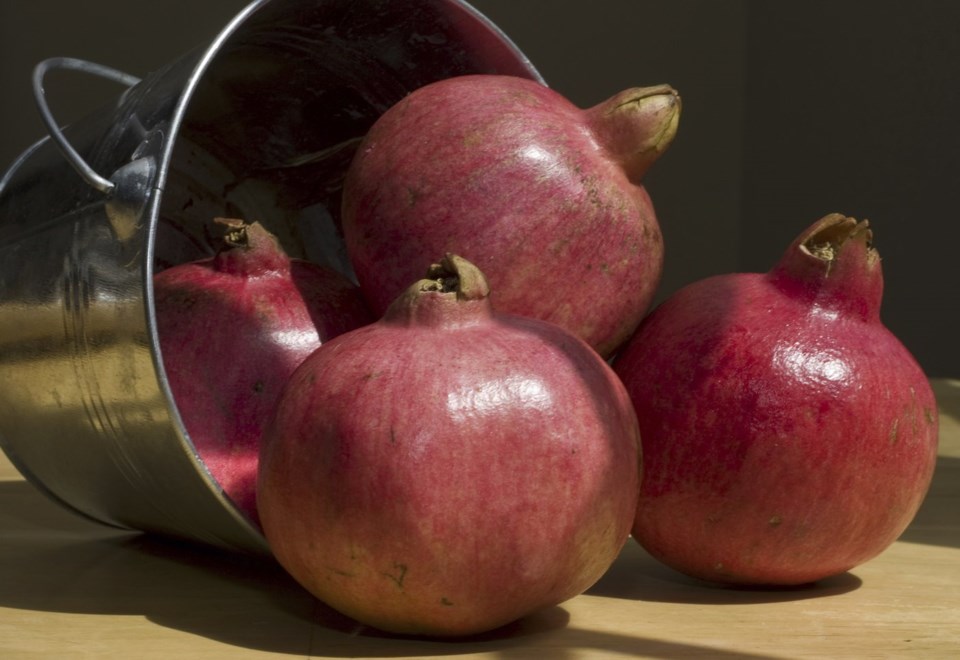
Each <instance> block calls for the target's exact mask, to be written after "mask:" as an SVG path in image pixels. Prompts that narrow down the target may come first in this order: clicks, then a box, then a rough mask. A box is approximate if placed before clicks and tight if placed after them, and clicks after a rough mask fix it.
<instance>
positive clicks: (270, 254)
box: [213, 218, 290, 277]
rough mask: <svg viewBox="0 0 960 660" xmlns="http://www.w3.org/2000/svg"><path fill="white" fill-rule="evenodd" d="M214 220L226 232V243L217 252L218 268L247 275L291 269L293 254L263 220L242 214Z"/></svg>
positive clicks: (215, 264) (223, 238)
mask: <svg viewBox="0 0 960 660" xmlns="http://www.w3.org/2000/svg"><path fill="white" fill-rule="evenodd" d="M213 222H214V224H215V225H217V226H218V227H219V229H220V230H221V231H222V232H223V234H222V240H223V247H222V248H221V249H220V251H219V252H217V254H216V255H215V256H214V266H215V267H216V268H217V270H219V271H221V272H225V273H232V274H235V275H242V276H245V277H250V276H254V275H264V274H268V273H283V272H287V271H289V269H290V257H289V256H288V255H287V253H286V252H285V251H284V250H283V248H282V247H281V246H280V242H279V241H278V240H277V237H276V236H274V235H273V234H271V233H270V232H269V231H267V229H266V228H265V227H264V226H263V225H261V224H260V223H259V222H246V221H245V220H240V219H238V218H214V220H213Z"/></svg>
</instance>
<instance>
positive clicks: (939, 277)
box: [0, 0, 960, 377]
mask: <svg viewBox="0 0 960 660" xmlns="http://www.w3.org/2000/svg"><path fill="white" fill-rule="evenodd" d="M246 4H247V3H246V1H245V0H203V2H198V1H196V0H192V1H190V2H187V1H185V0H164V1H163V2H129V1H121V0H85V1H84V2H82V3H80V2H77V3H64V2H60V1H59V0H31V1H30V2H27V1H26V0H24V1H22V2H20V1H16V2H13V1H8V2H0V85H2V89H3V103H0V126H2V127H3V129H2V131H0V169H5V168H6V165H7V164H8V163H9V162H10V161H11V160H12V159H13V158H14V157H15V155H16V154H18V153H19V152H20V151H21V150H22V149H24V148H25V147H27V146H28V145H29V144H31V143H32V142H34V141H35V140H36V139H38V138H39V137H41V136H42V135H43V129H42V127H41V124H40V122H39V120H38V119H37V118H36V112H35V109H34V106H33V101H32V98H31V96H30V88H29V76H30V69H31V68H32V66H33V64H34V63H35V62H37V61H39V60H40V59H43V58H45V57H49V56H53V55H71V56H78V57H84V58H88V59H92V60H94V61H98V62H101V63H103V64H108V65H111V66H114V67H117V68H120V69H124V70H127V71H129V72H130V73H134V74H140V75H143V74H145V73H147V72H149V71H150V70H152V69H155V68H157V67H159V66H161V65H163V64H165V63H167V62H169V61H171V60H173V59H175V58H177V57H178V56H179V55H180V54H181V53H183V52H185V51H186V50H187V49H189V48H191V47H193V46H196V45H199V44H201V43H205V42H206V41H208V40H209V39H210V38H211V37H212V36H213V35H215V34H216V33H217V31H219V29H220V28H222V27H223V26H224V25H225V24H226V23H227V21H229V20H230V18H232V17H233V16H234V15H235V14H236V13H237V12H238V11H239V10H240V9H242V8H243V7H244V6H245V5H246ZM473 4H474V6H476V7H477V8H478V9H479V10H481V11H482V12H484V13H485V14H486V15H487V16H489V17H490V18H491V19H492V20H493V21H494V22H495V23H497V24H498V25H499V26H500V27H501V28H502V29H503V30H504V31H505V32H506V33H507V34H508V35H509V36H510V37H511V38H512V39H513V40H514V41H515V42H516V43H517V45H518V46H519V47H520V48H521V49H522V50H523V51H524V52H525V53H526V54H527V55H528V56H529V57H530V59H531V60H532V61H533V62H534V64H535V65H536V66H537V67H538V69H539V70H540V71H541V73H542V74H543V75H544V77H545V78H546V79H547V81H548V82H549V83H550V85H551V86H553V87H554V88H556V89H557V90H558V91H560V92H561V93H563V94H565V95H567V96H568V97H569V98H570V99H571V100H573V101H574V102H575V103H577V104H578V105H581V106H588V105H592V104H593V103H597V102H599V101H600V100H602V99H603V98H605V97H607V96H609V95H611V94H613V93H614V92H616V91H619V90H620V89H623V88H626V87H629V86H634V85H651V84H656V83H661V82H666V83H669V84H671V85H673V86H674V87H676V88H677V89H678V90H679V91H680V92H681V94H682V96H683V101H684V109H683V117H682V119H681V123H680V131H679V134H678V137H677V139H676V141H675V142H674V144H673V146H672V147H671V148H670V150H669V151H668V153H667V154H666V155H665V156H664V157H663V159H662V160H661V161H660V162H658V163H657V164H656V166H655V167H654V169H653V170H652V171H651V172H650V174H649V175H648V178H647V185H648V188H649V189H650V191H651V194H652V195H653V198H654V202H655V204H656V206H657V210H658V214H659V216H660V220H661V224H662V227H663V231H664V236H665V239H666V242H667V262H666V268H665V273H664V280H663V285H662V287H661V294H660V298H661V299H662V298H663V297H665V296H667V295H669V294H670V293H672V292H673V291H675V290H676V289H677V288H678V287H680V286H682V285H683V284H686V283H687V282H690V281H693V280H694V279H698V278H700V277H704V276H707V275H711V274H714V273H720V272H728V271H732V270H765V269H766V268H768V267H769V266H770V265H771V264H772V263H773V262H774V261H775V260H776V259H777V258H778V257H779V256H780V254H781V253H782V252H783V250H784V248H785V247H786V246H787V244H788V243H789V242H790V241H791V240H792V239H793V237H794V236H795V235H796V234H798V233H799V232H800V231H802V230H803V229H804V228H805V227H806V226H807V225H809V224H810V223H811V222H813V221H814V220H815V219H817V218H818V217H820V216H821V215H824V214H826V213H828V212H832V211H839V212H843V213H846V214H848V215H853V216H855V217H858V218H863V217H865V218H869V219H870V221H871V223H872V224H873V226H874V228H875V233H876V244H877V246H878V248H879V249H880V251H881V254H882V255H883V257H884V269H885V274H886V280H887V292H886V296H885V303H884V314H883V316H884V320H885V321H886V322H887V324H888V325H889V327H890V328H891V329H892V330H894V332H895V333H896V334H898V336H900V337H901V339H902V340H903V341H904V343H905V344H907V346H908V347H909V348H910V349H911V350H912V351H913V352H914V353H915V355H916V356H917V357H918V359H919V360H920V362H921V364H922V365H923V367H924V368H925V369H926V370H927V372H928V373H929V374H930V375H932V376H953V377H957V376H958V374H960V350H957V348H956V347H955V346H954V344H953V338H954V336H955V335H956V334H957V327H958V322H960V308H958V305H957V304H956V303H955V302H954V296H955V294H954V287H955V286H956V285H957V284H960V278H958V277H957V274H956V273H957V269H956V268H954V267H953V263H952V262H953V259H952V258H951V257H952V251H953V249H954V247H953V246H954V245H956V244H957V243H958V242H960V241H958V239H960V235H958V234H960V222H957V221H955V220H954V217H953V216H954V214H955V213H956V211H955V209H956V208H957V205H956V203H954V198H955V196H956V195H957V194H958V192H957V191H958V189H960V186H958V183H960V181H958V179H960V162H958V161H960V144H958V142H960V129H958V128H957V124H956V121H957V120H956V119H955V117H956V116H960V40H957V39H956V34H957V26H960V3H954V2H951V1H950V0H915V1H914V2H912V3H902V2H897V3H894V2H892V1H881V2H869V3H868V2H865V1H863V2H856V1H853V0H847V1H843V2H836V1H832V2H831V1H828V0H813V1H810V0H805V1H803V2H800V1H799V0H781V1H780V2H762V1H760V0H725V1H724V2H716V1H715V0H671V1H670V2H653V1H652V0H593V1H592V2H590V3H585V2H582V0H550V1H549V2H548V1H547V0H537V1H532V0H531V1H527V2H519V1H517V0H475V1H474V2H473ZM116 93H117V89H116V87H115V86H114V85H112V84H110V83H104V82H102V81H98V80H95V79H89V80H83V79H78V78H77V77H76V75H70V74H60V73H58V74H56V75H51V79H50V82H49V84H48V94H49V96H50V99H51V103H52V105H53V108H54V110H55V112H56V114H57V116H58V118H59V119H61V120H62V121H64V122H67V121H70V120H72V119H76V118H78V117H80V116H82V115H83V114H85V113H86V112H88V111H90V110H92V109H94V108H96V107H97V106H98V105H99V104H100V103H101V102H102V101H103V100H104V99H110V98H113V96H114V95H115V94H116Z"/></svg>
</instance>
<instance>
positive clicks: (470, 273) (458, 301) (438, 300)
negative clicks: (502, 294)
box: [383, 254, 492, 325]
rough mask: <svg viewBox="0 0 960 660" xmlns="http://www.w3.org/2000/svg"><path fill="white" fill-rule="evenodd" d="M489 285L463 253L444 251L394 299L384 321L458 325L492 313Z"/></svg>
mask: <svg viewBox="0 0 960 660" xmlns="http://www.w3.org/2000/svg"><path fill="white" fill-rule="evenodd" d="M489 296H490V286H489V285H488V284H487V278H486V277H485V276H484V274H483V273H482V272H481V271H480V269H479V268H477V267H476V266H475V265H473V264H472V263H471V262H469V261H467V260H466V259H464V258H463V257H460V256H457V255H455V254H447V255H446V256H445V257H444V258H443V259H442V260H441V261H440V262H439V263H435V264H431V266H430V267H429V268H428V269H427V275H426V277H425V278H424V279H422V280H419V281H418V282H415V283H414V284H412V285H411V286H410V287H408V288H407V290H406V291H404V292H403V293H402V294H400V296H399V297H398V298H397V299H396V300H394V301H393V303H392V304H391V305H390V307H388V308H387V311H386V312H385V313H384V315H383V319H384V321H386V322H399V323H403V324H405V325H460V324H464V323H472V322H475V321H477V320H479V319H483V318H487V317H489V316H490V315H491V314H492V309H491V306H490V301H489Z"/></svg>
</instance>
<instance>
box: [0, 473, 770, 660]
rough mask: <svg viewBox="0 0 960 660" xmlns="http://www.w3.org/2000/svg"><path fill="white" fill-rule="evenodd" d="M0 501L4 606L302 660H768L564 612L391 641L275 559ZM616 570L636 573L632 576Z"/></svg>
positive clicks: (29, 495)
mask: <svg viewBox="0 0 960 660" xmlns="http://www.w3.org/2000/svg"><path fill="white" fill-rule="evenodd" d="M0 496H2V501H4V502H8V503H9V502H13V503H15V505H14V507H13V509H12V510H11V509H10V508H8V509H6V510H4V511H0V518H2V520H3V526H4V532H5V538H4V540H3V542H2V543H0V576H2V579H0V607H6V608H15V609H21V610H33V611H45V612H54V613H75V614H84V615H105V616H107V615H115V616H141V617H144V618H146V619H147V620H149V621H151V622H153V623H155V624H157V625H159V626H163V627H166V628H169V629H173V630H178V631H183V632H187V633H190V634H194V635H198V636H202V637H205V638H208V639H212V640H216V641H218V642H222V643H225V644H229V645H233V646H236V647H239V648H246V649H251V650H257V651H266V652H272V653H280V654H290V655H299V656H311V655H312V656H330V657H357V656H363V657H385V658H387V657H402V656H418V657H429V656H451V655H461V654H466V653H480V652H482V653H488V654H490V655H491V656H493V657H500V658H511V657H544V656H549V657H551V658H557V659H559V660H563V658H567V657H571V656H572V655H573V654H575V653H576V652H580V651H583V650H587V651H588V652H589V650H591V649H603V650H604V651H607V652H613V653H620V654H623V655H625V656H637V655H645V656H648V657H650V656H652V657H662V656H677V655H680V656H685V655H696V656H709V657H715V658H721V659H722V658H724V657H734V656H735V657H738V658H751V657H753V658H762V657H768V656H759V655H755V656H751V655H749V654H743V653H737V654H731V653H727V652H724V651H722V650H718V649H713V648H709V647H706V646H699V645H697V644H687V643H675V642H669V641H664V640H658V639H655V638H653V637H649V638H648V637H643V636H634V635H627V634H618V633H616V632H605V631H596V630H586V629H579V628H575V627H572V626H570V625H569V624H570V617H569V613H568V611H567V610H566V609H565V608H564V607H562V606H560V607H553V608H549V609H547V610H544V611H542V612H539V613H537V614H535V615H532V616H530V617H527V618H525V619H523V620H521V621H518V622H515V623H513V624H510V625H508V626H505V627H503V628H501V629H499V630H495V631H492V632H489V633H486V634H483V635H476V636H471V637H466V638H462V639H456V640H438V639H427V638H416V637H403V636H397V635H390V634H386V633H381V632H379V631H376V630H373V629H370V628H368V627H365V626H362V625H360V624H357V623H356V622H354V621H352V620H350V619H348V618H347V617H344V616H342V615H340V614H338V613H337V612H335V611H333V610H332V609H330V608H328V607H326V606H325V605H323V604H322V603H320V602H319V601H317V600H316V599H315V598H313V597H312V596H310V595H309V594H308V593H307V592H306V591H304V590H303V589H302V588H301V587H300V586H299V585H297V584H296V583H295V582H294V581H293V580H292V579H291V578H290V577H289V576H288V575H287V574H286V573H285V572H284V571H283V570H282V569H281V568H280V567H279V566H278V565H276V564H275V563H274V562H272V561H270V560H268V559H263V558H253V557H245V556H239V555H236V554H230V553H225V552H221V551H218V550H215V549H211V548H206V547H201V546H196V545H192V544H184V543H179V542H175V541H171V540H165V539H157V538H153V537H149V536H146V535H140V534H129V533H122V532H118V531H116V530H112V529H109V528H104V527H101V526H99V525H96V524H95V523H91V522H89V521H86V520H84V519H81V518H78V517H76V516H73V515H72V514H70V513H68V512H66V511H63V510H61V509H60V508H59V507H58V506H56V505H54V504H53V503H51V502H49V501H48V500H47V499H46V498H45V497H44V496H42V495H41V494H39V493H38V492H37V491H36V490H35V489H34V488H33V487H32V486H30V485H28V484H27V483H25V482H0ZM624 561H626V562H628V563H629V562H633V561H635V557H631V556H630V555H626V556H625V557H623V558H621V560H620V562H619V563H623V562H624ZM621 570H622V571H627V572H636V567H635V566H626V567H624V568H623V569H621ZM610 584H611V583H609V582H608V583H607V586H606V587H605V589H606V590H607V591H611V586H610ZM598 589H599V591H601V592H602V591H603V590H604V587H603V586H602V585H601V586H600V587H598ZM636 595H638V596H642V594H636ZM159 637H161V638H162V635H161V636H159ZM694 638H695V636H694V635H691V639H694ZM80 643H82V642H80ZM118 643H119V642H118Z"/></svg>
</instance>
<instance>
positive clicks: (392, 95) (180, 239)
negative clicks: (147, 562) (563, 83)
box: [0, 0, 540, 553]
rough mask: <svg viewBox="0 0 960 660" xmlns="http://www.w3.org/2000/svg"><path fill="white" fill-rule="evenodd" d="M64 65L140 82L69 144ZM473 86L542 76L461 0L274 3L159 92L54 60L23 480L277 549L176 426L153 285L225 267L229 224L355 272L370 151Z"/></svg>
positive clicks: (21, 201) (29, 276) (23, 242)
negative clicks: (219, 223) (61, 98)
mask: <svg viewBox="0 0 960 660" xmlns="http://www.w3.org/2000/svg"><path fill="white" fill-rule="evenodd" d="M52 68H70V69H75V70H78V71H81V72H85V73H88V74H94V75H101V76H107V77H109V78H113V79H115V80H117V81H118V82H120V83H123V84H125V85H130V86H129V88H128V89H126V91H125V92H124V93H123V94H122V95H121V96H120V97H119V98H118V99H117V100H116V101H115V102H113V103H111V104H110V105H109V106H108V107H106V108H104V109H103V110H102V111H100V112H98V113H95V114H94V115H92V116H90V117H88V118H86V119H84V120H82V121H80V122H76V123H74V124H73V125H71V126H69V127H66V128H65V129H62V130H61V129H59V128H58V127H57V125H56V122H55V120H54V118H53V117H52V116H51V115H50V112H49V110H48V109H47V107H46V105H45V103H44V100H43V76H44V73H45V72H46V71H48V70H50V69H52ZM465 73H503V74H511V75H518V76H524V77H528V78H533V79H536V80H540V78H539V76H538V74H537V73H536V71H535V69H534V68H533V66H532V65H531V64H530V62H529V61H528V60H527V59H526V58H525V57H524V56H523V55H522V54H521V53H520V52H519V51H518V50H517V48H516V47H515V46H514V45H513V44H512V43H511V42H510V41H509V39H508V38H507V37H506V36H505V35H504V34H502V33H501V32H500V31H499V30H498V29H497V28H496V27H495V26H494V25H493V24H491V23H490V22H489V21H488V20H487V19H485V18H484V17H483V16H482V15H481V14H479V13H478V12H477V11H476V10H474V9H473V8H471V7H470V6H469V5H467V4H466V3H464V2H459V1H455V0H415V1H413V0H410V1H405V2H399V1H395V0H288V1H284V0H260V1H258V2H254V3H252V4H251V5H249V6H248V7H247V8H246V9H245V10H244V11H242V12H241V13H240V14H238V15H237V16H236V17H235V18H234V19H233V20H232V21H231V22H230V23H229V24H228V25H227V26H226V27H225V28H224V29H223V31H222V32H221V33H220V34H219V35H218V36H217V37H216V38H215V39H214V40H213V41H212V42H211V44H210V45H209V46H206V47H204V48H200V49H198V50H196V51H195V52H193V53H190V54H188V55H187V56H185V57H183V58H181V59H179V60H178V61H176V62H174V63H172V64H170V65H168V66H166V67H164V68H163V69H162V70H159V71H156V72H154V73H153V74H152V75H151V76H149V77H148V78H145V79H144V80H142V81H136V80H135V79H134V78H132V77H130V76H127V75H125V74H123V73H120V72H117V71H113V70H111V69H108V68H106V67H102V66H98V65H95V64H92V63H86V62H81V61H77V60H69V59H55V60H48V61H45V62H42V63H41V64H40V65H38V67H37V69H36V71H35V76H34V87H35V90H34V91H35V94H36V96H37V99H38V102H39V107H40V111H41V116H42V117H43V118H44V121H45V122H46V123H47V125H48V128H49V129H50V135H49V136H48V137H47V138H45V139H43V140H41V141H40V142H38V143H37V144H35V145H34V146H33V147H31V148H30V149H29V150H28V151H27V152H26V153H24V154H23V155H22V156H21V157H20V158H18V159H17V160H16V161H15V162H14V163H13V165H12V166H11V168H10V169H9V170H8V171H7V173H6V174H5V175H4V177H3V178H2V179H0V445H2V447H3V450H4V452H5V453H6V454H7V456H8V457H9V459H10V460H11V461H12V462H13V464H14V465H15V466H16V467H17V468H18V469H19V470H20V471H21V472H22V473H23V475H24V476H25V477H26V478H27V479H28V480H29V481H31V482H32V483H33V484H35V485H36V486H37V487H39V488H40V489H41V490H42V491H44V492H45V493H46V494H47V495H49V496H50V497H51V498H53V499H54V500H56V501H57V502H59V503H60V504H62V505H63V506H65V507H67V508H69V509H71V510H73V511H75V512H77V513H79V514H81V515H84V516H87V517H89V518H92V519H94V520H97V521H100V522H102V523H105V524H108V525H113V526H117V527H122V528H130V529H134V530H142V531H146V532H153V533H159V534H165V535H169V536H175V537H180V538H185V539H190V540H194V541H199V542H203V543H206V544H211V545H214V546H219V547H223V548H227V549H233V550H241V551H250V552H256V553H264V552H267V547H266V543H265V541H264V539H263V537H262V535H261V533H260V532H259V530H258V529H257V527H256V525H254V524H253V523H251V522H250V521H249V520H247V519H246V518H245V517H244V516H243V515H242V514H241V513H240V512H239V511H238V510H237V509H236V508H235V507H234V506H233V504H232V503H231V502H230V500H229V499H228V498H227V497H226V496H225V495H224V493H223V490H222V488H221V487H220V486H219V485H218V484H217V483H216V481H215V480H214V479H213V478H212V477H211V476H210V473H209V472H208V470H207V469H206V467H205V466H204V464H203V461H202V460H201V458H200V457H199V456H198V454H197V452H196V450H195V449H194V447H193V444H192V443H191V441H190V439H189V436H188V435H187V433H186V431H185V429H184V427H183V424H182V422H181V420H180V418H179V415H178V412H177V407H176V404H175V402H174V399H173V397H172V396H171V393H170V389H169V386H168V383H167V380H166V376H165V374H164V369H163V360H162V357H161V355H160V351H159V346H158V341H157V331H156V324H155V318H154V308H153V289H152V276H153V273H154V272H155V271H156V269H158V268H163V267H166V266H168V265H171V264H175V263H180V262H183V261H187V260H191V259H195V258H200V257H203V256H206V255H208V254H211V253H212V251H213V248H212V243H211V241H210V240H208V236H207V233H206V230H205V228H206V227H207V226H208V225H209V221H210V219H211V218H213V217H214V216H218V215H232V216H239V217H244V218H248V219H257V220H260V221H261V222H263V223H264V224H265V225H266V226H267V227H268V228H269V229H270V230H271V231H273V232H274V233H276V234H277V235H278V236H279V237H280V238H281V241H282V243H283V244H284V247H285V248H286V249H287V251H288V252H290V253H291V254H292V255H294V256H300V257H304V258H308V259H311V260H314V261H318V262H321V263H326V264H328V265H332V266H334V267H335V268H337V269H339V270H340V271H341V272H344V273H347V274H351V275H352V273H351V272H350V268H349V264H348V262H347V260H346V258H345V256H344V251H343V246H342V242H341V240H340V237H339V233H338V231H337V215H338V214H337V208H338V204H339V199H338V195H339V191H340V183H341V180H342V177H343V174H344V171H345V169H346V167H347V165H348V163H349V160H350V158H351V156H352V153H353V151H354V146H355V145H356V142H357V141H358V139H359V138H360V137H362V136H363V134H364V133H365V132H366V130H367V128H368V127H369V126H370V125H371V124H372V123H373V121H374V120H375V119H376V118H377V117H378V116H379V115H380V114H381V113H382V112H383V111H384V110H386V109H387V108H388V107H390V106H391V105H393V104H394V103H395V102H397V101H398V100H400V98H402V97H403V96H404V95H405V94H407V93H409V92H410V91H412V90H414V89H416V88H417V87H420V86H422V85H424V84H426V83H429V82H432V81H434V80H438V79H442V78H446V77H451V76H454V75H459V74H465Z"/></svg>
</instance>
